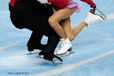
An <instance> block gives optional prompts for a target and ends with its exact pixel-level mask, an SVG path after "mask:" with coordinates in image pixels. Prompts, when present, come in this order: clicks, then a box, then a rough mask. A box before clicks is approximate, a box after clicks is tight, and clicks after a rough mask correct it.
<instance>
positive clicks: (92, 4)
mask: <svg viewBox="0 0 114 76" xmlns="http://www.w3.org/2000/svg"><path fill="white" fill-rule="evenodd" d="M81 1H83V2H85V3H87V4H89V5H90V6H91V7H93V8H95V7H96V4H95V3H94V2H93V0H81Z"/></svg>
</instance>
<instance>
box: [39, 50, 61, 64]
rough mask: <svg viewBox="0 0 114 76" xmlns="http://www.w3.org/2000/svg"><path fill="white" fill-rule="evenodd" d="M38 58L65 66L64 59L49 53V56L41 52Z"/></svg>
mask: <svg viewBox="0 0 114 76" xmlns="http://www.w3.org/2000/svg"><path fill="white" fill-rule="evenodd" d="M38 57H39V58H42V59H45V60H48V61H50V62H52V63H54V64H63V61H62V59H61V58H60V57H58V56H56V55H54V54H49V53H48V54H47V53H43V52H40V53H39V56H38Z"/></svg>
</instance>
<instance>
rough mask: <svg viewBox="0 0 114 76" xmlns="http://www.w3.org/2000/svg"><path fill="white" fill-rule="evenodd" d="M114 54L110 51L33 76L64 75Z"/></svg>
mask: <svg viewBox="0 0 114 76" xmlns="http://www.w3.org/2000/svg"><path fill="white" fill-rule="evenodd" d="M113 53H114V50H112V51H108V52H105V53H103V54H100V55H98V56H95V57H92V58H89V59H86V60H83V61H80V62H77V63H74V64H71V65H67V66H65V67H62V68H58V69H54V70H52V71H47V72H43V73H39V74H34V75H31V76H52V75H56V74H59V73H62V72H65V71H68V70H71V69H74V68H77V67H79V66H81V65H84V64H87V63H89V62H92V61H95V60H97V59H100V58H103V57H105V56H108V55H111V54H113Z"/></svg>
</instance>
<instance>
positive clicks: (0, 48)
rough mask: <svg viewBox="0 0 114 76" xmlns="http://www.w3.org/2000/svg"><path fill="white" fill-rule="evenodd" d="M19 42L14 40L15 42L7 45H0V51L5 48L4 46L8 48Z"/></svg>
mask: <svg viewBox="0 0 114 76" xmlns="http://www.w3.org/2000/svg"><path fill="white" fill-rule="evenodd" d="M19 43H20V42H16V43H12V44H9V45H7V46H3V47H0V51H1V50H4V49H6V48H9V47H12V46H15V45H17V44H19Z"/></svg>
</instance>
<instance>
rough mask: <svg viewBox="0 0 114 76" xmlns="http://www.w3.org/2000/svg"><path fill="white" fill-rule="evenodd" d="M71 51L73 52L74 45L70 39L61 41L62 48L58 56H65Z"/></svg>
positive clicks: (58, 51) (57, 52)
mask: <svg viewBox="0 0 114 76" xmlns="http://www.w3.org/2000/svg"><path fill="white" fill-rule="evenodd" d="M71 50H72V44H71V42H70V40H69V39H68V38H67V39H61V46H60V48H59V49H58V50H57V51H56V54H57V55H63V54H65V53H67V52H68V51H71Z"/></svg>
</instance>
